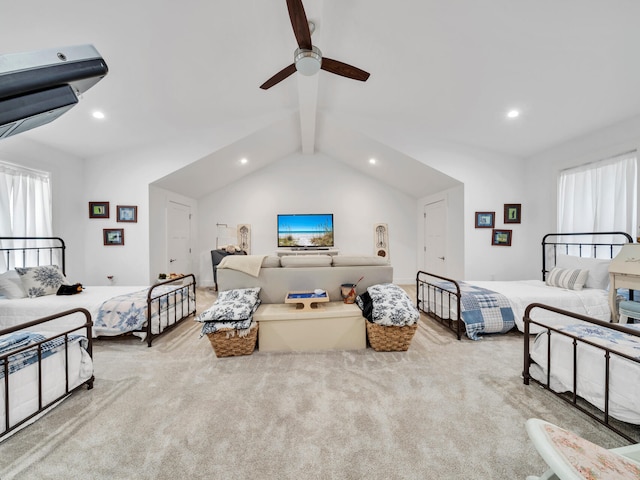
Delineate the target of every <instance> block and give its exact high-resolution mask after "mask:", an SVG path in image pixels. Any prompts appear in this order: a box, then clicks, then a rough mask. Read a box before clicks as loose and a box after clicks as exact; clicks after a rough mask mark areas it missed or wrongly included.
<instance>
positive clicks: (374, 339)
mask: <svg viewBox="0 0 640 480" xmlns="http://www.w3.org/2000/svg"><path fill="white" fill-rule="evenodd" d="M366 323H367V337H368V339H369V344H370V345H371V348H373V349H374V350H375V351H376V352H405V351H407V350H409V345H411V339H412V338H413V334H414V333H416V330H417V328H418V322H416V323H414V324H413V325H405V326H404V327H386V326H384V325H378V324H377V323H373V322H366Z"/></svg>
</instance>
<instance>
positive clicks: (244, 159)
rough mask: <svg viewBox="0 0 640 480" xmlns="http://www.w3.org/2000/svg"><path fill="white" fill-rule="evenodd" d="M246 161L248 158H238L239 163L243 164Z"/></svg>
mask: <svg viewBox="0 0 640 480" xmlns="http://www.w3.org/2000/svg"><path fill="white" fill-rule="evenodd" d="M248 161H249V160H247V159H246V158H241V159H240V163H241V164H243V165H244V164H245V163H247V162H248Z"/></svg>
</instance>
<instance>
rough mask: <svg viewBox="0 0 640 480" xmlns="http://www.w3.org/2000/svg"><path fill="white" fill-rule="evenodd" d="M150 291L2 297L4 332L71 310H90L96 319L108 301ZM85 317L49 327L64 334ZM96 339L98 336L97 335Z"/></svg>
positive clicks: (92, 289) (101, 289) (106, 289)
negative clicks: (9, 328) (125, 295)
mask: <svg viewBox="0 0 640 480" xmlns="http://www.w3.org/2000/svg"><path fill="white" fill-rule="evenodd" d="M145 288H149V287H148V286H147V287H145V286H128V287H125V286H88V287H85V289H84V290H83V291H82V293H78V294H76V295H45V296H42V297H36V298H17V299H11V300H9V299H6V298H0V329H2V328H7V327H13V326H14V325H20V324H22V323H25V322H28V321H30V320H35V319H38V318H42V317H45V316H48V315H51V314H53V313H58V312H62V311H64V310H69V309H71V308H86V309H87V310H88V311H89V313H90V314H91V318H96V315H97V313H98V309H99V308H100V305H102V303H103V302H104V301H105V300H108V299H110V298H112V297H115V296H118V295H124V294H126V293H131V292H137V291H139V290H143V289H145ZM84 322H85V317H84V315H82V314H79V313H78V314H75V315H73V316H67V317H64V318H60V319H57V320H54V321H53V322H51V323H48V324H47V328H51V329H55V330H56V331H60V330H62V329H64V328H71V327H75V326H77V325H82V324H83V323H84ZM93 336H95V333H94V334H93Z"/></svg>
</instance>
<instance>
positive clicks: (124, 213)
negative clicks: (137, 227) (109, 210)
mask: <svg viewBox="0 0 640 480" xmlns="http://www.w3.org/2000/svg"><path fill="white" fill-rule="evenodd" d="M116 220H117V221H118V222H133V223H135V222H137V221H138V207H136V206H135V205H118V217H117V219H116Z"/></svg>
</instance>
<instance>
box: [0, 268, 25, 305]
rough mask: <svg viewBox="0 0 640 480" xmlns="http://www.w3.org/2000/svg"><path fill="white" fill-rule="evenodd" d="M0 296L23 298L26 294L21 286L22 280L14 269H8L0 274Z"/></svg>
mask: <svg viewBox="0 0 640 480" xmlns="http://www.w3.org/2000/svg"><path fill="white" fill-rule="evenodd" d="M0 296H3V297H4V298H9V299H13V298H25V297H26V296H27V294H26V292H25V291H24V288H22V280H20V275H18V272H16V271H15V270H9V271H7V272H4V273H2V274H0Z"/></svg>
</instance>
